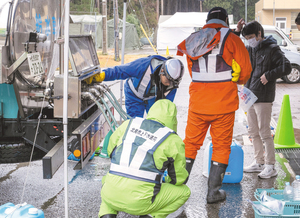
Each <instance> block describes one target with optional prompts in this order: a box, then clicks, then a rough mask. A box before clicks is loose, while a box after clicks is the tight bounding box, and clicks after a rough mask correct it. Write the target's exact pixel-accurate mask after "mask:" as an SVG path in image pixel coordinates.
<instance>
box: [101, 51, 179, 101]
mask: <svg viewBox="0 0 300 218" xmlns="http://www.w3.org/2000/svg"><path fill="white" fill-rule="evenodd" d="M165 60H167V59H166V58H165V57H162V56H160V55H152V56H148V57H145V58H139V59H137V60H135V61H132V62H130V63H127V64H124V65H120V66H115V67H112V68H106V69H103V71H104V72H105V79H104V81H113V80H119V79H127V80H126V82H125V85H124V89H125V93H130V96H131V97H130V98H136V99H138V100H139V101H146V100H149V99H153V98H154V97H156V94H157V87H156V89H155V85H154V83H153V82H151V78H152V77H153V74H154V72H155V70H156V69H158V67H160V66H161V65H162V64H163V62H164V61H165ZM153 80H154V78H152V81H153ZM175 93H176V89H173V90H171V91H170V92H169V93H168V94H167V95H166V98H167V99H169V100H171V101H173V100H174V97H175ZM127 97H128V96H127Z"/></svg>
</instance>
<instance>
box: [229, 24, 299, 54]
mask: <svg viewBox="0 0 300 218" xmlns="http://www.w3.org/2000/svg"><path fill="white" fill-rule="evenodd" d="M262 27H263V28H264V33H265V36H269V35H272V36H273V38H274V39H276V40H277V44H278V45H279V46H280V48H281V49H285V50H288V51H294V52H300V46H298V45H296V44H295V43H294V42H292V41H291V40H290V39H289V37H288V36H287V35H286V34H285V33H284V32H283V31H282V30H281V29H279V28H278V27H275V26H271V25H262ZM235 28H236V24H230V29H235Z"/></svg>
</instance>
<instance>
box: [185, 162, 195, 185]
mask: <svg viewBox="0 0 300 218" xmlns="http://www.w3.org/2000/svg"><path fill="white" fill-rule="evenodd" d="M194 161H195V159H192V158H188V157H186V158H185V169H186V170H187V171H188V173H189V176H188V177H187V178H186V180H185V181H184V183H183V184H186V183H187V181H188V180H189V177H190V174H191V171H192V167H193V164H194Z"/></svg>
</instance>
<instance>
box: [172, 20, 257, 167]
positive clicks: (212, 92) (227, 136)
mask: <svg viewBox="0 0 300 218" xmlns="http://www.w3.org/2000/svg"><path fill="white" fill-rule="evenodd" d="M222 27H225V26H223V25H222V24H215V23H213V24H207V25H205V26H204V27H203V29H202V30H204V29H205V28H222ZM225 28H227V27H225ZM202 30H200V31H202ZM216 35H217V34H216ZM212 42H213V40H212V41H211V42H207V44H209V45H210V44H212ZM223 44H224V50H223V55H222V58H223V59H224V61H225V62H226V64H227V65H229V66H231V65H232V59H235V61H236V62H237V63H238V64H239V65H240V67H241V72H240V77H239V80H238V82H237V83H238V84H245V83H246V81H247V80H248V79H249V78H250V75H251V71H252V67H251V62H250V58H249V54H248V51H247V49H246V47H245V46H244V44H243V42H242V40H241V39H240V38H239V37H238V36H237V35H235V34H234V33H232V32H230V33H229V35H228V36H227V38H226V40H225V41H224V42H223ZM187 46H190V45H187ZM205 46H206V45H205ZM189 49H190V48H189ZM187 50H188V49H187V47H186V40H184V41H183V42H181V43H180V44H179V45H178V50H177V55H180V56H183V55H184V54H185V55H186V57H187V63H188V69H189V73H190V76H191V77H192V66H193V60H194V61H195V60H198V58H200V57H201V56H203V55H204V54H202V55H200V56H196V57H194V56H193V55H192V54H189V52H188V51H187ZM189 94H190V100H189V111H188V120H187V127H186V131H185V134H186V137H185V139H184V143H185V155H186V157H187V158H192V159H195V158H196V155H197V151H198V150H199V149H200V147H201V146H202V144H203V141H204V139H205V136H206V133H207V130H208V128H209V126H210V134H211V137H212V144H213V153H212V160H213V161H216V162H219V163H223V164H228V160H229V155H230V151H231V148H230V145H231V143H232V135H233V125H234V118H235V111H236V110H237V109H238V107H239V99H238V91H237V84H236V83H235V82H232V81H226V82H191V84H190V87H189Z"/></svg>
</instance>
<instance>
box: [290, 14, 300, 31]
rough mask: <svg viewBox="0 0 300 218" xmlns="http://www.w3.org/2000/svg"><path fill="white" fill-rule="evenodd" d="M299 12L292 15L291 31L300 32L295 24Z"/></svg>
mask: <svg viewBox="0 0 300 218" xmlns="http://www.w3.org/2000/svg"><path fill="white" fill-rule="evenodd" d="M298 13H299V12H292V13H291V29H292V30H298V28H297V25H296V24H295V19H296V17H297V15H298Z"/></svg>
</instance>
